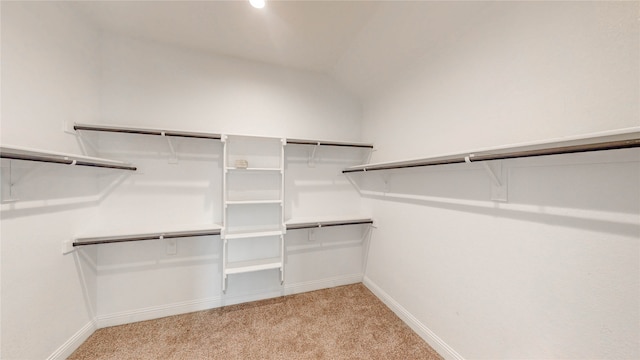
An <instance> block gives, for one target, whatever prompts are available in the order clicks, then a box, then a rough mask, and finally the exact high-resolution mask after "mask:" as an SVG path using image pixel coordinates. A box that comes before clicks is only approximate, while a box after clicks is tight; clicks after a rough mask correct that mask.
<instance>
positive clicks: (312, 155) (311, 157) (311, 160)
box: [307, 142, 321, 167]
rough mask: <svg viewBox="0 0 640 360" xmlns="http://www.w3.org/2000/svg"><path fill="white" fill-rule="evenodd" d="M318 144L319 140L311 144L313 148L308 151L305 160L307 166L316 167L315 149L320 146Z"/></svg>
mask: <svg viewBox="0 0 640 360" xmlns="http://www.w3.org/2000/svg"><path fill="white" fill-rule="evenodd" d="M320 145H321V144H320V142H318V143H317V144H315V145H314V146H313V150H311V151H310V152H309V160H308V162H307V165H308V166H309V167H316V151H317V150H318V147H320Z"/></svg>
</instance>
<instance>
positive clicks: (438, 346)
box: [363, 276, 464, 360]
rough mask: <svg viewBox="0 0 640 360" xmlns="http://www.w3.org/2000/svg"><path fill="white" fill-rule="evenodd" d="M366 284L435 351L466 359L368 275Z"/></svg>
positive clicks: (452, 357) (461, 359)
mask: <svg viewBox="0 0 640 360" xmlns="http://www.w3.org/2000/svg"><path fill="white" fill-rule="evenodd" d="M363 283H364V285H365V286H366V287H367V288H368V289H369V290H371V292H373V293H374V294H375V295H376V296H377V297H378V298H379V299H380V300H382V302H383V303H385V305H387V306H388V307H389V308H390V309H391V310H392V311H393V312H394V313H395V314H396V315H398V317H399V318H400V319H402V321H404V322H405V323H406V324H407V325H409V327H410V328H411V329H413V331H415V332H416V333H417V334H418V335H419V336H420V337H421V338H422V339H424V341H426V342H427V343H428V344H429V345H430V346H431V347H432V348H433V349H434V350H435V351H437V352H438V354H440V355H441V356H442V357H444V358H445V359H455V360H464V358H463V357H462V356H461V355H460V354H458V353H457V352H456V351H455V350H453V348H451V347H450V346H449V345H447V343H445V342H444V341H443V340H442V339H440V338H439V337H438V336H437V335H436V334H435V333H434V332H433V331H431V330H430V329H429V328H428V327H426V326H425V325H424V324H423V323H421V322H420V321H419V320H418V319H417V318H416V317H415V316H413V315H412V314H411V313H410V312H409V311H407V309H405V308H404V307H402V305H400V304H399V303H398V302H397V301H395V300H394V299H393V298H392V297H391V296H389V294H387V293H386V292H384V290H382V289H381V288H380V287H379V286H378V285H376V284H375V283H374V282H373V281H371V279H369V278H368V277H366V276H365V277H364V280H363Z"/></svg>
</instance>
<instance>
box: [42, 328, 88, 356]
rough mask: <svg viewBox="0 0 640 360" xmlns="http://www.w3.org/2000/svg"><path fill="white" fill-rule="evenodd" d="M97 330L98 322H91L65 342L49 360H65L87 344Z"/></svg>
mask: <svg viewBox="0 0 640 360" xmlns="http://www.w3.org/2000/svg"><path fill="white" fill-rule="evenodd" d="M96 330H97V326H96V320H95V319H94V320H91V321H89V322H88V323H87V324H85V325H84V326H83V327H82V328H81V329H80V330H78V331H77V332H76V333H75V334H73V335H72V336H71V337H70V338H69V340H67V341H65V343H64V344H62V345H61V346H60V347H59V348H57V349H56V351H54V352H53V353H52V354H51V355H49V357H48V358H47V360H58V359H59V360H64V359H66V358H68V357H69V356H71V354H72V353H73V352H74V351H76V349H77V348H79V347H80V345H82V343H83V342H85V340H87V339H88V338H89V336H91V335H93V333H94V332H95V331H96Z"/></svg>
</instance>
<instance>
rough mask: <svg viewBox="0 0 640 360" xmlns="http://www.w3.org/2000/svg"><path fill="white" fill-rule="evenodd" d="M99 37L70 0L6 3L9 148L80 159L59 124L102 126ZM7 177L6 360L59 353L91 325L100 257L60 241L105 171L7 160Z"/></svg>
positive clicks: (80, 218) (92, 198)
mask: <svg viewBox="0 0 640 360" xmlns="http://www.w3.org/2000/svg"><path fill="white" fill-rule="evenodd" d="M98 39H99V37H98V33H97V32H96V31H94V30H92V28H90V27H88V26H87V25H85V24H84V23H83V22H82V21H81V20H80V18H79V17H76V16H75V14H74V13H73V11H72V10H71V9H70V8H69V7H68V6H67V5H66V4H63V3H53V2H45V3H37V2H3V3H2V113H1V115H2V135H1V141H2V144H3V145H16V146H26V147H35V148H41V149H49V150H56V151H63V152H72V153H80V150H79V148H78V144H77V143H76V141H75V138H74V137H72V136H70V135H68V134H65V133H64V132H63V131H62V128H63V123H64V122H65V121H69V120H71V121H74V120H81V119H82V120H86V121H89V120H91V121H97V120H98V114H99V101H100V97H99V81H100V78H99V61H100V59H99V56H98V55H99V53H98V43H97V41H98ZM1 171H2V187H3V191H2V200H3V204H2V210H1V213H0V216H1V217H2V229H1V234H2V252H1V255H2V259H1V261H0V263H1V267H2V299H1V305H2V319H1V324H2V348H1V352H0V357H2V358H3V359H44V358H47V357H49V356H50V355H56V356H62V357H63V356H65V354H66V355H68V352H67V353H66V352H65V351H68V350H69V349H71V350H73V348H74V347H75V346H77V345H78V344H79V343H80V342H82V340H84V338H85V337H86V336H88V335H89V334H91V332H92V331H93V329H94V325H93V319H94V317H95V311H96V273H95V260H96V254H95V251H87V252H85V253H84V254H82V255H80V254H75V255H68V256H63V255H62V251H61V245H62V242H63V241H64V240H68V239H71V238H72V237H73V236H74V234H75V232H76V231H78V230H80V229H83V228H85V227H86V226H87V225H88V223H89V221H90V219H91V218H92V217H93V216H95V215H96V211H95V210H96V206H97V203H96V200H97V196H96V195H97V194H96V192H97V190H98V180H97V175H98V174H99V172H96V171H95V170H93V169H72V168H70V167H65V166H61V165H44V164H41V165H36V164H33V163H21V162H19V161H13V162H9V161H4V160H3V162H2V169H1ZM9 182H14V183H15V185H13V186H10V185H9ZM9 195H12V196H11V197H14V198H15V197H17V198H19V199H20V200H21V201H19V202H16V203H5V201H6V200H8V196H9Z"/></svg>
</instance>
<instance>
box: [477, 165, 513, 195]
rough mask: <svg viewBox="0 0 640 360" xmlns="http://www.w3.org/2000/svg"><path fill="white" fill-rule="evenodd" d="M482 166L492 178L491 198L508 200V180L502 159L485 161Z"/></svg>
mask: <svg viewBox="0 0 640 360" xmlns="http://www.w3.org/2000/svg"><path fill="white" fill-rule="evenodd" d="M482 167H483V168H484V170H485V171H486V173H487V175H489V179H490V180H491V200H493V201H502V202H506V201H507V200H508V191H507V190H508V187H507V183H508V181H507V176H506V173H505V171H506V170H505V169H504V168H503V166H502V161H493V162H487V161H483V162H482Z"/></svg>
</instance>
